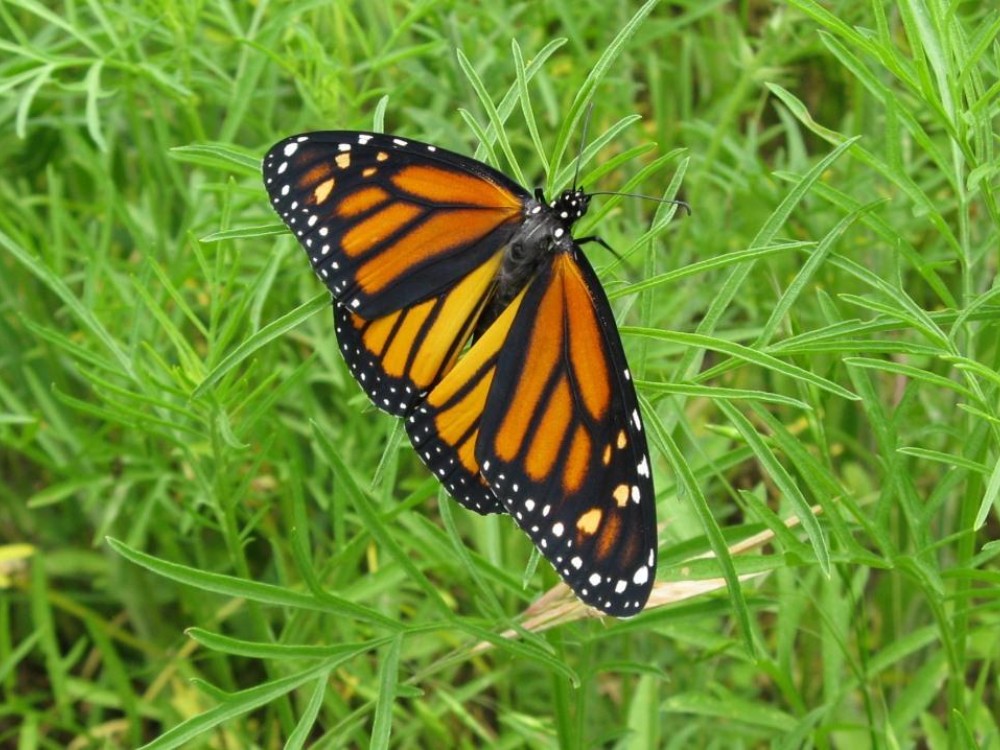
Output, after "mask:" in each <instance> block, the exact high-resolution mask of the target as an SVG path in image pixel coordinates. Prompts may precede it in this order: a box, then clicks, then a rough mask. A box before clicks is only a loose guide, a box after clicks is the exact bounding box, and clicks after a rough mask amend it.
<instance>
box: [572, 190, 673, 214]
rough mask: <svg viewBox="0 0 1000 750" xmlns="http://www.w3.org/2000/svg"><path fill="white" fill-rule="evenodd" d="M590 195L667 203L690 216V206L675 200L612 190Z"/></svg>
mask: <svg viewBox="0 0 1000 750" xmlns="http://www.w3.org/2000/svg"><path fill="white" fill-rule="evenodd" d="M590 195H620V196H622V197H623V198H639V199H640V200H644V201H653V202H654V203H669V204H670V205H672V206H677V207H678V208H682V209H684V210H685V211H687V214H688V216H690V215H691V204H690V203H688V202H687V201H682V200H677V199H676V198H674V199H670V198H654V197H653V196H652V195H642V194H640V193H618V192H615V191H613V190H600V191H598V192H596V193H590Z"/></svg>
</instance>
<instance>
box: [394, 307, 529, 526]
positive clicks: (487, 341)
mask: <svg viewBox="0 0 1000 750" xmlns="http://www.w3.org/2000/svg"><path fill="white" fill-rule="evenodd" d="M523 299H524V292H522V293H521V294H519V295H518V296H517V297H516V298H515V299H514V300H513V301H512V302H511V303H510V305H508V307H507V308H506V309H505V310H504V311H503V312H502V313H501V314H500V316H499V317H498V318H497V319H496V320H495V321H493V323H492V324H491V325H490V327H489V328H488V329H487V330H486V331H485V332H484V333H483V335H482V336H481V337H480V338H479V339H478V340H477V341H476V342H475V343H474V344H473V345H472V347H470V348H469V350H468V351H466V352H465V354H464V355H463V356H462V358H461V359H459V360H458V363H457V364H456V365H455V366H454V368H452V369H451V370H450V371H449V372H448V374H447V375H445V376H444V378H442V379H441V381H440V382H439V383H438V384H437V385H436V386H435V387H434V389H433V390H432V391H431V392H430V393H429V394H428V396H427V399H426V401H425V402H424V403H423V404H422V405H421V406H420V407H419V408H418V409H417V410H416V412H415V413H414V414H411V415H410V416H409V417H408V418H407V422H406V431H407V433H408V434H409V436H410V441H411V442H412V443H413V447H414V448H415V449H416V450H417V454H418V455H419V456H420V457H421V459H423V461H424V463H425V464H427V467H428V468H429V469H430V470H431V471H432V472H434V474H435V475H436V476H437V477H438V479H439V480H440V481H441V483H442V484H443V485H444V486H445V488H446V489H447V490H448V492H449V493H450V494H451V496H452V497H454V498H455V499H456V500H458V501H459V502H460V503H462V504H463V505H464V506H466V507H467V508H469V509H471V510H475V511H477V512H478V513H501V512H503V506H501V505H500V503H499V502H498V501H497V499H496V496H495V495H494V494H493V492H492V490H491V489H490V488H489V486H488V485H487V484H486V482H485V480H484V479H483V477H482V474H481V473H480V470H479V463H478V461H477V460H476V445H477V442H478V439H479V427H480V419H481V418H482V415H483V410H484V408H485V406H486V400H487V398H488V396H489V393H490V389H491V388H492V386H493V376H494V374H495V373H496V362H497V357H498V356H499V353H500V350H501V348H502V347H503V346H504V344H505V342H506V341H507V337H508V334H509V332H510V326H511V323H512V321H513V320H514V317H515V315H516V314H517V311H518V309H519V308H520V306H521V302H522V300H523Z"/></svg>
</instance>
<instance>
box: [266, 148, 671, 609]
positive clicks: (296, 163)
mask: <svg viewBox="0 0 1000 750" xmlns="http://www.w3.org/2000/svg"><path fill="white" fill-rule="evenodd" d="M263 173H264V183H265V186H266V188H267V192H268V195H269V196H270V199H271V203H272V206H273V208H274V209H275V211H277V213H278V214H279V215H280V216H281V218H282V220H283V221H284V222H285V224H286V225H287V226H288V228H289V229H291V230H292V232H293V233H294V234H295V236H296V238H297V239H298V241H299V242H300V243H301V245H302V246H303V247H304V248H305V251H306V253H307V254H308V256H309V259H310V261H311V262H312V267H313V270H314V271H315V272H316V273H317V274H318V276H319V277H320V279H322V281H323V282H324V283H325V284H326V285H327V287H328V288H329V289H330V292H331V293H332V295H333V312H334V326H335V328H336V332H337V340H338V344H339V347H340V351H341V353H342V354H343V357H344V359H345V361H346V362H347V365H348V366H349V368H350V370H351V372H352V374H353V375H354V377H355V379H356V380H357V381H358V384H359V385H360V386H361V388H362V390H364V392H365V393H366V394H367V395H368V397H369V398H370V399H371V400H372V402H373V403H374V404H375V405H376V406H378V407H379V408H380V409H382V410H384V411H386V412H388V413H390V414H393V415H396V416H400V417H403V418H404V420H405V426H406V432H407V434H408V435H409V438H410V441H411V442H412V444H413V446H414V448H415V449H416V451H417V453H418V454H419V456H420V458H421V459H422V460H423V462H424V463H425V464H426V465H427V467H428V468H429V469H430V470H431V471H432V472H433V473H434V474H435V475H436V476H437V477H438V479H439V480H440V481H441V483H442V484H443V485H444V487H445V488H446V489H447V491H448V492H449V494H451V496H452V497H454V498H455V499H456V500H457V501H458V502H459V503H461V504H462V505H464V506H465V507H467V508H469V509H471V510H474V511H476V512H478V513H482V514H488V513H507V514H509V515H510V516H512V517H513V518H514V520H515V521H516V522H517V524H518V525H519V526H520V527H521V529H523V530H524V531H525V532H526V533H527V534H528V536H529V537H530V538H531V540H532V542H533V543H534V544H535V546H536V547H537V548H538V549H539V550H540V551H541V553H542V554H543V555H544V556H545V557H546V558H547V559H548V560H549V561H550V562H551V563H552V565H553V566H554V567H555V569H556V570H557V571H558V573H559V575H560V576H561V577H562V578H563V580H565V582H566V583H567V584H568V585H569V586H570V588H572V590H573V591H574V592H575V593H576V595H577V596H578V597H579V598H580V599H582V600H583V601H584V602H585V603H586V604H588V605H591V606H593V607H596V608H597V609H599V610H601V611H602V612H604V613H606V614H609V615H614V616H617V617H627V616H631V615H635V614H637V613H639V612H640V611H641V610H642V608H643V607H644V606H645V604H646V600H647V599H648V597H649V593H650V590H651V589H652V586H653V579H654V577H655V571H656V555H657V542H656V514H655V502H654V501H655V496H654V493H653V479H652V474H651V471H650V460H649V453H648V449H647V446H646V437H645V435H644V433H643V425H642V417H641V416H640V414H639V405H638V401H637V398H636V394H635V387H634V384H633V382H632V376H631V375H630V373H629V370H628V366H627V364H626V362H625V354H624V352H623V350H622V345H621V340H620V338H619V335H618V330H617V328H616V326H615V322H614V317H613V314H612V310H611V305H610V304H609V302H608V298H607V296H606V295H605V293H604V290H603V289H602V288H601V285H600V282H599V281H598V279H597V275H596V274H595V273H594V270H593V268H592V267H591V266H590V263H589V262H588V261H587V258H586V257H585V256H584V254H583V252H582V251H581V249H580V245H579V244H578V243H577V242H576V241H574V239H573V237H572V235H571V233H570V230H571V228H572V226H573V224H574V222H576V221H577V220H578V219H579V218H580V217H581V216H583V215H584V213H585V212H586V211H587V206H588V204H589V202H590V196H589V195H588V194H587V193H585V192H584V190H583V189H582V188H574V189H571V190H566V191H564V192H563V193H562V194H561V195H560V196H559V197H558V198H557V199H556V200H554V201H552V202H551V203H546V201H545V198H544V197H543V194H542V191H541V190H540V189H538V190H536V191H535V193H534V194H531V193H529V192H528V191H527V190H526V189H525V188H523V187H521V186H520V185H518V184H517V183H516V182H514V181H512V180H511V179H510V178H508V177H506V176H505V175H503V174H501V173H500V172H498V171H496V170H495V169H493V168H491V167H489V166H487V165H486V164H483V163H481V162H478V161H475V160H473V159H469V158H467V157H464V156H461V155H459V154H456V153H452V152H449V151H446V150H444V149H441V148H437V147H435V146H432V145H429V144H426V143H420V142H418V141H414V140H411V139H409V138H401V137H397V136H392V135H384V134H378V133H366V132H356V131H329V132H315V133H305V134H302V135H295V136H291V137H289V138H285V139H284V140H282V141H280V142H279V143H277V144H276V145H275V146H274V147H272V148H271V150H270V151H269V152H268V154H267V156H266V157H265V159H264V168H263ZM470 341H471V345H470Z"/></svg>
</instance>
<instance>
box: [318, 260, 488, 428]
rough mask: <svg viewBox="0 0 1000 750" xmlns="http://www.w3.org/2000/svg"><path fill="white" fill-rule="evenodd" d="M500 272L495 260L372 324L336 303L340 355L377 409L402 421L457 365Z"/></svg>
mask: <svg viewBox="0 0 1000 750" xmlns="http://www.w3.org/2000/svg"><path fill="white" fill-rule="evenodd" d="M499 266H500V255H499V254H494V255H493V256H491V257H489V258H487V259H486V261H485V262H483V263H482V264H481V265H480V266H479V268H476V269H474V270H473V271H472V272H471V273H470V274H468V275H467V276H465V277H464V278H462V279H461V280H459V281H458V282H457V283H456V284H455V285H454V286H453V287H451V288H450V289H449V290H448V291H447V292H445V293H443V294H441V295H440V296H437V297H430V298H428V299H425V300H423V301H422V302H418V303H416V304H415V305H411V306H409V307H405V308H403V309H401V310H395V311H393V312H391V313H389V314H388V315H384V316H382V317H379V318H375V319H373V320H366V319H365V318H362V317H360V316H359V315H356V314H354V313H352V312H351V311H350V310H349V309H348V308H347V306H346V305H344V304H343V303H340V302H335V303H334V326H335V328H336V331H337V341H338V343H339V345H340V353H341V354H343V356H344V360H345V361H346V362H347V364H348V366H349V367H350V369H351V373H352V374H353V375H354V378H355V379H356V380H357V381H358V384H359V385H360V386H361V388H362V390H364V392H365V393H366V394H368V397H369V398H370V399H371V400H372V403H374V404H375V405H376V406H377V407H378V408H380V409H382V410H383V411H387V412H389V413H390V414H393V415H395V416H403V415H404V414H406V413H407V412H409V411H410V409H411V408H412V407H413V406H414V404H416V403H417V401H419V400H420V399H421V398H423V396H425V395H426V393H427V391H428V390H430V388H431V387H432V386H433V385H434V384H435V383H437V382H438V381H439V380H440V379H441V377H443V376H444V374H445V373H446V372H448V370H450V369H451V367H452V366H453V365H454V363H455V360H456V358H457V357H458V355H459V353H460V352H461V351H462V349H463V348H464V346H465V344H466V342H467V341H468V340H469V337H470V336H471V335H472V331H473V329H474V328H475V325H476V322H477V320H478V319H479V316H480V315H481V313H482V310H483V306H484V305H485V303H486V301H487V300H488V298H489V294H490V290H491V288H492V285H493V283H494V282H493V279H494V277H495V275H496V272H497V269H498V268H499Z"/></svg>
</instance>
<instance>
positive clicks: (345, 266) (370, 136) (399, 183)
mask: <svg viewBox="0 0 1000 750" xmlns="http://www.w3.org/2000/svg"><path fill="white" fill-rule="evenodd" d="M264 183H265V186H266V187H267V191H268V194H269V195H270V197H271V203H272V205H273V207H274V209H275V210H276V211H277V212H278V214H279V215H280V216H281V218H282V219H283V220H284V222H285V223H286V224H287V225H288V227H289V229H291V230H292V232H294V233H295V236H296V237H297V238H298V239H299V242H301V243H302V245H303V247H304V248H305V249H306V252H307V253H308V254H309V259H310V261H311V262H312V265H313V269H314V270H315V271H316V273H317V274H318V275H319V276H320V278H321V279H322V280H323V281H324V282H325V283H326V285H327V286H328V287H329V289H330V291H331V292H333V296H334V297H335V298H336V299H337V300H338V301H339V302H341V303H342V304H343V305H344V306H345V307H346V308H347V309H348V310H350V311H351V312H353V313H355V314H357V315H360V316H362V317H363V318H365V319H369V320H370V319H373V318H377V317H382V316H384V315H386V314H388V313H390V312H393V311H395V310H399V309H401V308H404V307H408V306H411V305H413V304H415V303H418V302H421V301H423V300H425V299H427V298H429V297H432V296H437V295H440V294H442V293H444V292H446V291H447V290H449V289H450V288H451V287H452V286H453V285H454V284H456V283H457V282H458V281H459V280H461V279H462V278H463V277H464V276H465V275H467V274H469V273H471V272H472V271H473V270H475V269H476V268H478V267H479V266H481V265H482V263H483V262H485V261H486V260H487V259H488V258H489V257H490V256H492V255H494V254H495V253H496V252H497V251H498V250H499V248H500V247H501V246H503V245H504V244H505V243H506V242H507V240H508V239H509V238H510V236H511V234H513V233H514V232H515V231H516V230H517V229H518V227H519V226H520V220H521V214H522V211H523V201H524V198H525V197H526V196H527V192H526V191H525V190H524V189H523V188H521V187H519V186H518V185H517V184H516V183H513V182H511V181H510V180H509V179H508V178H506V177H504V176H503V175H502V174H500V173H499V172H496V171H495V170H492V169H490V168H489V167H487V166H486V165H485V164H480V163H479V162H476V161H473V160H471V159H466V158H465V157H462V156H460V155H458V154H454V153H451V152H449V151H445V150H443V149H437V148H436V147H434V146H430V145H427V144H424V143H419V142H417V141H408V140H404V139H402V138H394V137H392V136H386V135H379V134H376V133H357V132H338V131H331V132H322V133H308V134H305V135H299V136H292V137H290V138H286V139H285V140H283V141H281V142H280V143H278V144H276V145H275V146H274V147H273V148H272V149H271V150H270V151H269V152H268V154H267V156H265V157H264Z"/></svg>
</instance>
